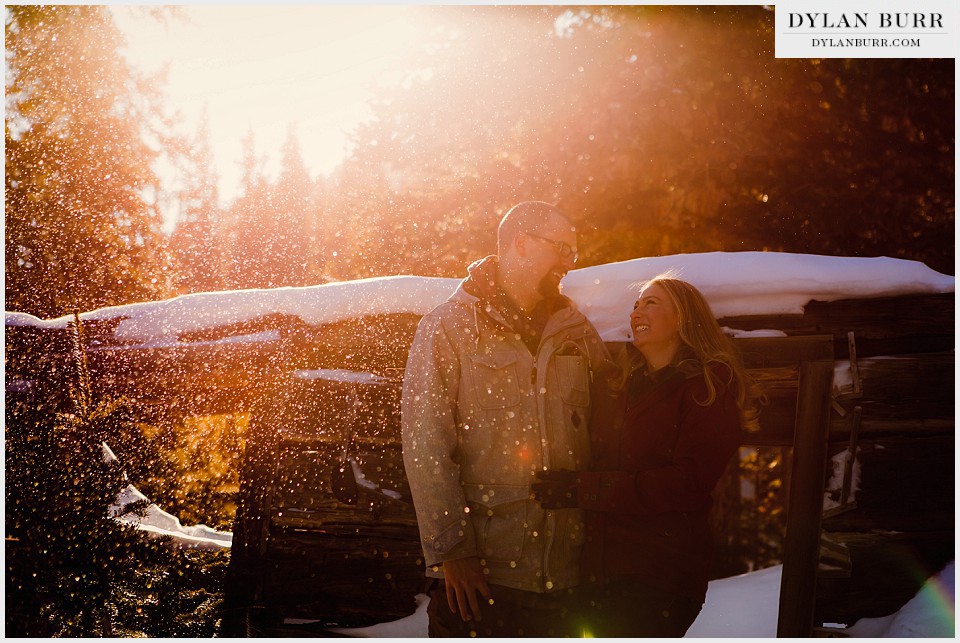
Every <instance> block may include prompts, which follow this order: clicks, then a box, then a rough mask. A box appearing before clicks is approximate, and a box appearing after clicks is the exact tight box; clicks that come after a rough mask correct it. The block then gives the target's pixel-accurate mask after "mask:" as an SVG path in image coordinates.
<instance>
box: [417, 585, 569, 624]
mask: <svg viewBox="0 0 960 643" xmlns="http://www.w3.org/2000/svg"><path fill="white" fill-rule="evenodd" d="M490 592H491V594H492V597H491V598H492V604H491V603H485V602H483V599H482V598H480V600H481V607H480V616H481V620H480V621H474V620H470V621H464V620H463V619H461V618H460V613H459V611H457V612H456V613H454V612H451V611H450V607H449V606H448V605H447V593H446V589H445V586H444V583H443V581H442V580H437V581H434V582H433V584H432V587H431V588H430V590H429V592H428V594H429V596H430V604H429V605H428V606H427V615H428V616H429V618H430V625H429V629H428V634H429V636H431V637H463V638H471V637H475V636H479V637H492V636H496V637H504V636H522V637H538V638H545V637H551V638H556V637H570V636H576V637H579V636H583V634H584V631H583V624H582V623H581V622H580V619H579V618H577V617H576V612H577V610H576V600H577V598H578V597H577V594H576V592H575V591H574V590H559V591H556V592H551V593H548V594H539V593H536V592H524V591H520V590H516V589H512V588H509V587H501V586H499V585H491V586H490Z"/></svg>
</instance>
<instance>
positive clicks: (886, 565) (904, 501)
mask: <svg viewBox="0 0 960 643" xmlns="http://www.w3.org/2000/svg"><path fill="white" fill-rule="evenodd" d="M720 322H721V324H723V325H725V326H728V327H731V328H738V329H744V330H754V329H760V328H776V329H779V330H782V331H784V332H786V333H787V334H789V335H804V334H815V333H826V334H831V335H833V336H834V353H835V356H836V368H835V377H834V396H833V397H834V400H833V410H832V412H831V415H830V433H829V451H828V456H829V457H830V460H829V462H828V466H827V476H828V479H827V480H825V481H824V490H825V511H824V515H823V522H822V529H823V534H822V536H823V538H822V546H821V565H820V573H819V576H818V581H817V590H816V609H815V617H814V624H815V626H819V625H821V624H824V623H845V624H852V623H854V622H856V621H857V620H858V619H859V618H864V617H880V616H886V615H889V614H891V613H893V612H895V611H897V610H898V609H899V608H900V607H901V606H903V604H904V603H906V602H907V601H908V600H910V599H911V598H912V597H913V596H914V594H915V593H916V592H917V591H918V590H919V589H920V587H921V586H922V585H923V583H924V581H925V580H926V579H927V578H928V577H930V576H931V575H933V574H936V573H937V572H939V571H940V570H941V569H942V568H943V567H944V566H945V565H946V564H947V563H949V562H950V561H951V560H953V559H954V556H955V527H954V525H955V496H954V493H955V475H954V474H955V464H956V463H955V429H954V427H955V388H954V386H955V382H954V378H955V351H954V348H955V337H954V296H953V294H944V295H928V296H918V295H911V296H903V297H892V298H882V299H867V300H844V301H836V302H810V304H808V305H807V306H806V308H805V311H804V314H803V315H802V316H790V317H780V318H777V319H771V318H769V317H767V318H763V317H739V318H727V319H722V320H720Z"/></svg>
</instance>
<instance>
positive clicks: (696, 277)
mask: <svg viewBox="0 0 960 643" xmlns="http://www.w3.org/2000/svg"><path fill="white" fill-rule="evenodd" d="M667 270H672V271H676V272H677V273H678V276H679V277H680V278H683V279H686V280H687V281H690V282H691V283H693V284H694V285H696V286H697V287H698V288H699V289H700V290H701V291H702V292H703V294H704V295H705V296H706V298H707V300H708V301H709V302H710V305H711V308H712V309H713V313H714V314H715V315H716V316H717V317H724V316H732V315H755V314H756V315H759V314H769V315H774V314H791V313H793V314H800V313H802V312H803V307H804V305H805V304H807V302H809V301H811V300H819V301H832V300H836V299H848V298H866V297H881V296H895V295H902V294H909V293H945V292H954V288H955V279H954V277H952V276H949V275H944V274H941V273H938V272H936V271H934V270H931V269H930V268H928V267H927V266H925V265H924V264H922V263H919V262H915V261H906V260H901V259H891V258H887V257H875V258H864V257H828V256H818V255H802V254H789V253H764V252H739V253H724V252H712V253H702V254H687V255H672V256H667V257H651V258H641V259H633V260H630V261H624V262H618V263H612V264H605V265H601V266H593V267H589V268H583V269H579V270H574V271H571V272H570V273H569V274H568V275H567V276H566V277H565V278H564V280H563V282H562V288H563V292H564V293H565V294H567V295H568V296H569V297H571V298H572V299H573V300H574V301H575V302H576V303H577V305H578V306H579V307H580V308H581V310H583V311H584V313H585V314H586V315H587V316H588V317H589V318H590V320H591V321H592V322H593V323H594V325H596V327H597V329H598V330H599V331H600V333H601V335H602V337H603V338H604V340H606V341H624V340H628V339H629V338H630V329H629V325H628V323H627V320H628V317H629V312H630V309H631V307H632V304H633V299H634V297H635V294H636V284H637V282H639V281H642V280H644V279H647V278H649V277H652V276H654V275H657V274H659V273H661V272H664V271H667ZM458 283H459V280H458V279H442V278H431V277H410V276H396V277H379V278H373V279H365V280H358V281H349V282H341V283H331V284H324V285H320V286H312V287H304V288H276V289H270V290H243V291H231V292H217V293H198V294H192V295H184V296H180V297H176V298H174V299H170V300H166V301H160V302H146V303H138V304H131V305H127V306H117V307H111V308H103V309H99V310H95V311H90V312H87V313H83V314H82V315H81V319H83V320H92V319H103V318H110V317H114V318H115V317H124V318H125V319H124V320H123V321H122V322H121V323H120V324H119V325H118V327H117V328H116V330H115V336H116V338H117V339H120V340H123V341H124V342H129V344H128V345H139V346H173V345H176V344H177V343H178V342H180V341H181V340H180V339H179V336H180V335H181V334H183V333H186V332H189V331H197V330H202V329H204V328H211V327H216V326H222V325H227V324H234V323H238V322H243V321H248V320H252V319H256V318H258V317H261V316H263V315H267V314H271V313H282V314H289V315H296V316H299V317H300V318H301V319H303V320H304V321H305V322H306V323H308V324H313V325H319V324H323V323H330V322H336V321H342V320H344V319H349V318H351V317H356V316H358V315H369V314H380V313H397V312H410V313H418V314H423V313H426V312H427V311H429V310H430V309H432V308H433V307H434V306H436V305H437V304H439V303H441V302H442V301H444V300H445V299H446V298H447V297H448V296H449V295H450V294H451V293H452V292H453V290H454V289H455V288H456V286H457V284H458ZM70 320H71V318H70V317H61V318H58V319H53V320H40V319H37V318H36V317H33V316H31V315H27V314H24V313H18V312H7V313H6V324H7V325H8V326H10V325H14V326H38V327H47V328H63V327H65V326H66V324H67V322H68V321H70ZM732 332H734V333H735V330H734V331H732ZM770 333H771V334H776V333H778V331H777V329H771V330H770ZM275 339H279V337H278V335H277V334H275V333H269V332H268V333H258V334H256V335H255V336H254V335H247V336H243V337H234V338H228V339H227V340H220V341H273V340H275ZM838 373H840V377H839V378H838V380H842V373H843V368H842V364H838ZM137 499H144V497H143V495H142V494H140V492H138V491H137V490H136V489H135V488H133V487H129V488H128V489H127V490H125V491H124V493H123V494H122V496H121V498H119V499H118V505H122V504H126V503H127V502H131V501H133V500H137ZM112 509H114V510H115V509H116V507H113V508H112ZM124 520H131V521H134V522H139V524H140V527H141V529H144V530H146V531H150V532H151V533H157V534H165V535H170V536H171V537H173V538H174V539H175V540H176V541H177V542H179V543H180V544H181V546H185V547H202V548H219V547H229V546H230V539H231V534H229V533H224V532H216V531H214V530H212V529H209V528H207V527H205V526H204V525H198V526H186V527H185V526H183V525H181V524H180V522H179V520H177V519H176V518H175V517H174V516H171V515H170V514H167V513H165V512H163V511H161V510H160V509H159V507H156V505H152V506H151V507H150V508H149V509H148V511H147V515H146V516H145V517H144V518H142V519H139V520H138V519H137V518H135V517H130V516H128V517H125V518H124ZM780 570H781V568H780V567H773V568H770V569H764V570H760V571H757V572H753V573H750V574H745V575H743V576H737V577H734V578H727V579H721V580H716V581H713V582H711V583H710V587H709V590H708V593H707V599H706V604H705V607H704V610H703V612H702V613H701V614H700V617H699V618H698V619H697V621H696V622H695V623H694V624H693V626H692V627H691V629H690V632H689V633H688V636H690V637H773V636H775V635H776V623H777V613H778V600H779V599H778V596H779V588H780ZM426 600H427V599H426V598H425V597H420V600H419V602H420V604H419V608H418V610H417V612H416V614H414V615H412V616H409V617H407V618H405V619H401V620H399V621H395V622H393V623H383V624H380V625H376V626H373V627H368V628H361V629H352V630H343V631H342V633H344V634H348V635H350V636H358V637H424V636H426V632H427V618H426ZM954 630H955V609H954V582H953V563H951V564H950V565H949V566H948V567H947V568H946V569H944V570H943V571H942V572H941V573H940V574H939V575H938V576H936V577H935V578H932V579H930V580H929V581H928V582H927V584H926V585H925V586H924V588H923V589H922V590H921V591H920V592H919V593H918V594H917V596H916V597H915V598H914V599H913V600H911V601H910V602H909V603H907V604H906V605H905V606H904V607H903V608H902V609H901V610H900V611H898V612H897V613H895V614H892V615H890V616H888V617H885V618H879V619H864V620H862V621H861V622H859V623H857V624H856V625H854V626H852V627H850V628H847V629H846V630H845V631H844V632H843V633H844V634H845V635H848V636H862V637H907V636H911V637H913V636H916V637H943V636H950V637H952V636H954Z"/></svg>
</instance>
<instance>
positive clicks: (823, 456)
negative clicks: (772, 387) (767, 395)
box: [777, 360, 833, 637]
mask: <svg viewBox="0 0 960 643" xmlns="http://www.w3.org/2000/svg"><path fill="white" fill-rule="evenodd" d="M832 384H833V361H832V360H830V361H827V360H816V361H803V362H801V365H800V384H799V387H800V388H799V392H798V395H797V423H796V433H795V438H794V447H793V469H792V472H791V481H790V497H789V500H788V505H787V511H788V514H787V534H786V539H785V542H784V547H783V548H784V551H783V575H782V577H781V581H780V614H779V619H778V622H777V636H778V637H809V636H811V635H812V633H813V613H814V604H815V600H816V586H817V566H818V564H819V558H820V520H821V516H822V513H823V487H824V474H825V470H826V460H827V437H828V431H829V426H830V395H831V387H832Z"/></svg>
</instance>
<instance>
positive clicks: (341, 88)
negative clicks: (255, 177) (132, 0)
mask: <svg viewBox="0 0 960 643" xmlns="http://www.w3.org/2000/svg"><path fill="white" fill-rule="evenodd" d="M182 11H183V14H184V15H185V16H186V19H178V18H173V19H169V20H167V22H166V24H164V23H160V22H158V21H156V20H154V19H152V18H150V17H148V16H146V15H144V14H143V13H142V12H136V11H131V10H130V8H129V7H121V6H118V7H115V8H114V14H115V16H116V20H117V23H118V26H119V27H120V28H121V30H122V31H123V32H124V34H125V36H126V38H127V43H128V47H127V53H128V57H129V59H130V61H131V63H132V64H133V65H134V66H135V67H138V68H140V69H141V70H143V71H144V72H155V71H157V70H159V69H160V68H161V67H162V66H163V65H164V64H169V72H168V76H167V82H166V84H165V92H164V93H165V95H166V102H167V103H166V104H167V105H168V106H169V107H170V108H171V110H176V111H179V112H180V113H181V115H182V116H183V118H184V121H185V126H186V128H187V129H186V130H185V131H186V133H188V134H191V135H192V134H194V133H195V131H196V127H197V124H198V123H199V121H200V117H201V114H202V113H203V111H204V109H205V110H206V112H207V115H208V121H209V128H210V137H211V145H212V148H213V154H214V158H215V164H216V171H217V173H218V174H219V175H220V178H221V181H220V190H221V198H222V199H223V200H224V201H225V202H226V201H229V200H231V199H232V198H234V197H235V196H236V192H237V189H238V187H239V178H240V168H239V165H238V162H239V160H240V158H241V139H242V138H243V137H244V136H245V135H246V133H247V132H248V131H253V132H254V136H255V146H256V150H257V153H258V155H262V156H265V157H266V165H265V167H264V170H265V172H266V173H267V174H268V175H275V174H276V172H277V170H278V168H279V150H280V148H281V146H282V144H283V142H284V141H285V140H286V138H287V136H288V134H289V132H290V131H291V128H293V131H294V133H295V134H296V136H297V138H298V140H299V142H300V145H301V150H302V153H303V158H304V161H305V163H306V165H307V167H308V169H309V170H310V172H311V175H312V176H314V177H316V176H317V175H318V174H320V173H329V172H330V171H331V170H332V169H333V168H334V167H335V166H336V165H337V164H338V163H339V162H340V161H341V160H342V159H343V157H344V156H345V154H346V153H347V151H348V149H347V137H346V134H347V132H349V131H350V130H351V129H352V128H353V127H355V126H356V125H357V124H358V123H359V122H361V121H362V120H363V119H364V118H367V117H368V116H369V111H368V108H367V102H368V101H369V100H370V99H371V97H372V88H373V87H374V86H375V84H376V83H377V82H382V79H384V78H389V74H390V72H391V71H392V70H395V69H396V67H397V65H400V64H402V62H403V59H404V58H405V56H406V54H407V52H409V51H410V50H411V48H412V47H415V46H417V43H418V37H417V36H418V34H419V27H418V14H419V9H418V8H417V7H409V6H406V7H404V6H389V5H387V6H377V7H375V8H373V7H351V6H323V5H318V6H287V7H274V6H269V7H268V6H253V5H237V6H223V5H219V6H218V5H206V6H185V7H182ZM264 152H265V153H264Z"/></svg>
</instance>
